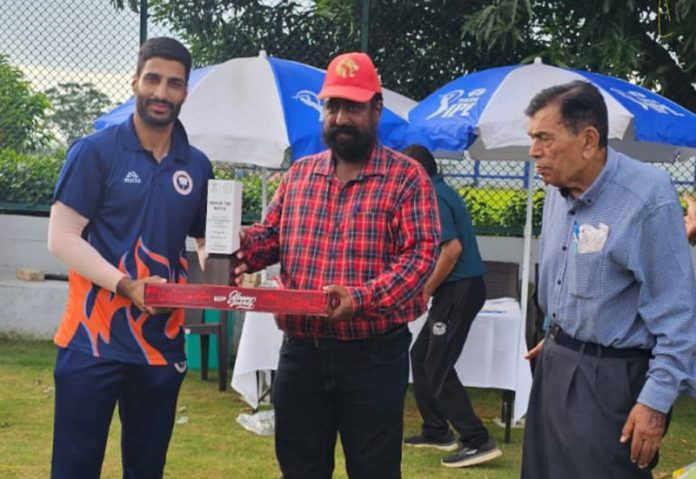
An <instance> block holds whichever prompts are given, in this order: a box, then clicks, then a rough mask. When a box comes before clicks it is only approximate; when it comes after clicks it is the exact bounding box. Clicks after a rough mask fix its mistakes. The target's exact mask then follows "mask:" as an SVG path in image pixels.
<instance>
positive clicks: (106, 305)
mask: <svg viewBox="0 0 696 479" xmlns="http://www.w3.org/2000/svg"><path fill="white" fill-rule="evenodd" d="M128 254H129V253H125V254H124V255H123V256H121V259H120V261H119V265H118V269H119V271H121V272H122V273H123V274H124V276H128V277H132V276H131V275H130V273H129V272H128V270H127V268H126V260H127V258H128ZM133 259H134V260H135V278H146V277H148V276H151V275H152V273H151V269H150V267H148V265H147V263H146V260H147V261H149V262H154V263H159V264H161V265H162V266H163V267H164V268H165V269H166V271H167V277H166V278H165V279H167V281H169V282H172V281H175V280H176V282H177V283H180V284H185V283H186V271H187V268H188V262H187V261H186V259H185V258H180V259H179V264H178V265H177V266H178V268H175V269H174V270H172V268H170V265H169V260H168V259H167V258H166V257H164V256H162V255H159V254H157V253H154V252H153V251H151V250H150V249H148V248H147V247H146V246H145V245H144V244H143V242H142V238H139V239H138V241H137V243H136V244H135V247H134V251H133ZM177 271H178V272H179V273H180V274H178V275H177ZM69 284H70V289H69V293H68V301H67V305H66V308H65V313H64V315H63V320H62V322H61V324H60V327H59V328H58V332H57V333H56V336H55V338H54V341H55V343H56V344H57V345H58V346H61V347H67V346H68V344H69V343H70V342H71V341H72V340H73V338H74V337H75V334H76V333H77V331H78V328H79V327H80V326H83V327H84V328H85V330H86V332H87V334H88V336H89V341H90V344H91V347H92V353H93V354H94V356H96V357H99V356H100V355H101V354H100V352H99V339H100V338H101V340H102V341H103V342H104V343H106V344H110V343H111V323H112V321H113V319H114V317H115V316H116V314H117V313H118V312H119V311H121V310H123V314H125V317H126V319H127V321H128V325H129V327H130V330H131V333H132V337H133V339H134V340H135V341H136V342H137V344H138V346H139V347H140V349H141V351H142V353H143V355H144V356H145V359H146V361H147V363H148V364H151V365H165V364H167V360H166V359H165V357H164V356H163V355H162V353H161V352H160V351H159V350H157V349H156V348H154V347H153V346H152V345H151V344H149V343H148V342H147V341H146V340H145V338H144V336H143V325H144V324H145V321H147V319H148V318H149V317H150V315H149V314H147V313H145V312H142V311H140V310H138V309H137V308H135V307H133V303H132V301H130V300H129V299H127V298H124V297H123V296H120V295H118V294H115V293H112V292H111V291H109V290H107V289H104V288H101V287H99V286H97V285H95V284H93V283H92V282H91V281H89V280H88V279H87V278H85V277H83V276H82V275H80V274H79V273H77V272H75V271H72V270H71V271H70V273H69ZM90 305H91V308H90ZM183 324H184V310H183V309H176V310H174V311H172V313H171V314H170V317H169V319H168V321H167V323H166V326H165V330H164V331H163V333H164V334H165V335H166V336H167V338H169V339H175V338H176V337H177V335H178V334H179V331H180V330H181V327H182V326H183Z"/></svg>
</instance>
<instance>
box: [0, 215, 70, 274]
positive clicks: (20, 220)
mask: <svg viewBox="0 0 696 479" xmlns="http://www.w3.org/2000/svg"><path fill="white" fill-rule="evenodd" d="M47 237H48V218H45V217H38V216H18V215H2V214H0V278H5V277H12V278H14V276H15V272H16V270H17V268H18V267H27V268H36V269H40V270H41V271H43V272H44V273H53V274H68V270H67V268H66V267H65V265H64V264H63V263H61V262H60V261H58V260H57V259H55V258H54V257H53V256H51V254H50V253H49V252H48V249H46V238H47Z"/></svg>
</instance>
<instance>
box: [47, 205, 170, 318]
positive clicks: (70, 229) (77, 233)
mask: <svg viewBox="0 0 696 479" xmlns="http://www.w3.org/2000/svg"><path fill="white" fill-rule="evenodd" d="M88 222H89V220H88V219H87V218H85V217H84V216H82V215H80V214H79V213H78V212H77V211H75V210H73V209H72V208H70V207H69V206H66V205H65V204H63V203H61V202H60V201H56V202H55V203H53V206H52V207H51V217H50V219H49V220H48V250H49V251H50V252H51V254H52V255H53V256H55V257H57V258H58V259H60V260H61V261H63V262H64V263H65V264H66V265H67V266H68V268H70V269H71V270H73V271H75V272H77V273H79V274H80V275H82V276H84V277H85V278H87V279H88V280H90V281H91V282H93V283H94V284H96V285H99V286H101V287H102V288H106V289H108V290H109V291H113V292H115V293H117V294H119V295H121V296H123V297H125V298H128V299H130V300H131V301H133V304H134V305H135V306H136V307H137V308H138V309H140V310H141V311H145V312H147V313H149V314H157V313H161V312H164V311H165V310H163V309H156V308H149V307H146V306H145V304H144V289H145V283H148V282H162V283H164V282H166V280H165V279H163V278H160V277H158V276H151V277H148V278H139V279H131V278H129V277H128V276H127V275H125V274H123V272H121V271H120V270H119V269H118V268H116V267H115V266H114V265H112V264H111V263H109V262H108V261H107V260H105V259H104V257H103V256H102V255H101V254H99V252H98V251H97V250H96V249H95V248H94V247H93V246H92V245H91V244H89V243H88V242H87V241H86V240H85V239H84V238H83V237H82V231H83V230H84V229H85V227H86V226H87V223H88Z"/></svg>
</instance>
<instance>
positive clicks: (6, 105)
mask: <svg viewBox="0 0 696 479" xmlns="http://www.w3.org/2000/svg"><path fill="white" fill-rule="evenodd" d="M49 106H50V105H49V103H48V100H47V99H46V97H45V95H43V94H42V93H35V92H34V91H33V90H32V88H31V84H30V83H29V82H28V81H26V80H25V79H24V73H22V71H21V70H20V69H19V68H17V67H15V66H12V65H10V63H9V61H8V58H7V56H5V55H3V54H0V150H2V149H5V148H8V149H12V150H17V151H28V150H36V149H39V148H41V147H43V146H45V145H47V143H48V142H49V141H50V139H51V135H50V134H49V133H47V132H46V131H45V130H44V125H45V121H46V114H47V110H48V108H49Z"/></svg>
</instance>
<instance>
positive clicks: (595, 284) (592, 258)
mask: <svg viewBox="0 0 696 479" xmlns="http://www.w3.org/2000/svg"><path fill="white" fill-rule="evenodd" d="M603 265H604V253H602V252H601V251H600V252H597V253H575V254H572V255H570V260H569V264H568V266H569V268H568V291H569V292H570V294H572V295H574V296H577V297H579V298H596V297H598V296H599V293H600V291H601V279H602V276H603V275H602V266H603Z"/></svg>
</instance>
